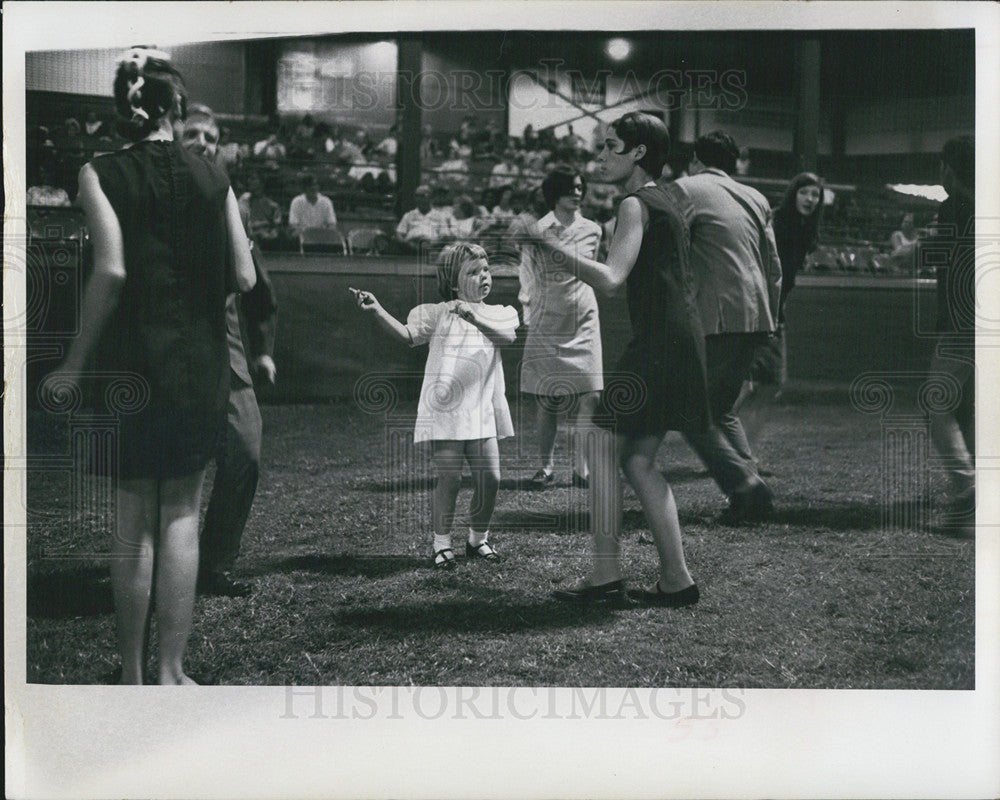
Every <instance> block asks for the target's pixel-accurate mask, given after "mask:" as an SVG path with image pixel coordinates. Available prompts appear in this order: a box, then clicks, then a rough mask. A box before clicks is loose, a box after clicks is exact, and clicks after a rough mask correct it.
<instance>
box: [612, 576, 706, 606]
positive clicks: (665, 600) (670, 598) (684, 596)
mask: <svg viewBox="0 0 1000 800" xmlns="http://www.w3.org/2000/svg"><path fill="white" fill-rule="evenodd" d="M628 596H629V599H630V600H632V601H634V602H636V603H638V604H639V605H642V606H651V607H656V608H684V607H685V606H693V605H694V604H695V603H697V602H698V599H699V598H700V596H701V594H700V592H699V591H698V584H697V583H692V584H691V585H690V586H688V587H687V588H686V589H681V590H680V591H679V592H665V591H663V590H662V589H661V588H660V582H659V581H657V582H656V586H655V587H654V589H653V591H649V590H648V589H633V590H632V591H630V592H629V593H628Z"/></svg>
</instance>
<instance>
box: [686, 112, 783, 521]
mask: <svg viewBox="0 0 1000 800" xmlns="http://www.w3.org/2000/svg"><path fill="white" fill-rule="evenodd" d="M738 157H739V148H738V147H737V146H736V142H735V141H733V138H732V137H731V136H730V135H729V134H727V133H725V132H723V131H716V132H714V133H710V134H707V135H705V136H702V137H701V138H699V139H698V141H697V142H696V143H695V155H694V158H693V159H692V161H691V166H690V168H689V171H690V173H691V174H690V175H689V176H688V177H683V178H678V179H677V180H676V181H675V182H674V183H673V184H672V186H671V191H672V192H673V194H674V197H675V199H676V200H677V202H678V205H679V206H680V208H681V210H682V212H683V214H684V216H685V218H686V220H687V222H688V225H689V227H690V231H691V268H692V272H693V274H694V279H695V289H696V300H697V303H698V310H699V313H700V315H701V319H702V325H703V326H704V329H705V351H706V352H705V357H706V367H707V377H708V391H709V402H710V404H711V409H712V420H713V423H714V424H713V425H712V426H711V427H710V429H709V431H708V432H707V433H704V434H691V435H686V436H685V438H686V439H687V441H688V443H689V444H690V445H691V447H692V448H693V449H694V450H695V452H696V453H697V454H698V456H699V457H700V458H701V460H702V461H703V462H704V463H705V466H706V467H707V468H708V470H709V472H710V473H711V474H712V477H713V478H714V479H715V482H716V483H717V484H718V485H719V488H720V489H721V490H722V491H723V492H724V493H725V494H726V496H727V497H728V498H729V507H728V508H727V509H726V511H725V512H724V513H723V515H722V518H721V519H722V521H723V522H725V523H727V524H740V523H743V522H749V521H756V520H763V519H766V518H767V517H769V516H770V515H771V514H772V513H773V511H774V505H773V497H772V494H771V490H770V489H769V488H768V486H767V484H766V483H764V481H763V480H761V477H760V475H759V474H758V473H757V469H756V466H755V462H754V458H753V453H752V452H751V450H750V445H749V443H748V441H747V436H746V433H745V432H744V430H743V425H742V424H741V423H740V419H739V417H738V416H737V415H736V411H735V410H734V407H735V405H736V401H737V399H738V398H739V395H740V389H741V388H742V386H743V381H744V379H745V378H746V377H747V375H748V372H749V369H750V366H751V364H752V363H753V361H754V356H755V354H756V353H757V350H758V348H759V347H760V346H761V345H762V344H763V343H765V342H766V341H767V338H768V336H769V335H770V334H771V333H773V332H774V330H775V328H776V323H777V312H778V298H779V296H780V294H781V263H780V261H779V260H778V250H777V247H776V246H775V241H774V231H773V229H772V227H771V208H770V206H769V205H768V202H767V200H766V199H765V198H764V196H763V195H762V194H761V193H760V192H758V191H757V190H756V189H753V188H751V187H749V186H745V185H743V184H741V183H738V182H737V181H734V180H733V179H732V178H731V177H730V175H731V173H732V172H733V171H734V170H735V169H736V159H737V158H738Z"/></svg>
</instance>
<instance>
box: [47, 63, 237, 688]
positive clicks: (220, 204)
mask: <svg viewBox="0 0 1000 800" xmlns="http://www.w3.org/2000/svg"><path fill="white" fill-rule="evenodd" d="M167 59H168V57H167V56H166V55H165V54H163V53H159V52H157V51H152V50H146V49H141V48H137V49H135V50H133V51H131V52H130V53H129V54H128V56H127V57H126V58H125V59H124V60H123V61H122V62H121V64H120V65H119V68H118V73H117V75H116V77H115V84H114V94H115V102H116V105H117V108H118V111H119V114H120V115H121V116H122V117H123V120H125V122H124V123H123V126H122V127H123V129H124V130H125V132H126V134H127V135H128V136H129V138H131V139H132V140H133V141H134V142H135V144H133V145H132V146H131V147H129V148H127V149H125V150H121V151H119V152H116V153H112V154H109V155H105V156H100V157H98V158H96V159H94V160H93V161H92V162H91V163H90V164H87V165H86V166H84V167H83V169H82V170H81V171H80V202H81V205H82V206H83V208H84V211H85V212H86V215H87V223H88V226H89V228H90V235H91V241H92V242H93V252H94V269H93V274H92V276H91V278H90V280H89V281H88V284H87V288H86V291H85V294H84V298H83V309H82V324H81V331H80V335H79V337H78V338H77V339H76V341H74V343H73V346H72V347H71V348H70V351H69V354H68V355H67V358H66V362H65V364H64V365H63V367H62V368H61V369H60V370H59V375H57V376H55V377H54V378H50V379H49V383H48V387H49V391H50V392H52V393H53V394H56V395H57V394H58V393H59V392H60V391H65V390H66V389H70V390H75V384H77V383H78V382H79V381H80V378H81V377H82V376H83V370H84V369H85V368H87V367H88V364H89V362H90V361H91V360H94V359H92V356H93V355H94V351H95V350H99V351H100V352H99V353H98V354H97V358H96V362H97V364H96V369H97V377H99V376H100V375H106V374H108V373H109V372H112V373H115V374H117V375H118V376H125V377H127V378H128V379H129V380H130V381H131V382H132V385H133V386H134V387H135V395H134V396H133V397H132V400H133V401H134V403H133V404H132V405H133V406H134V407H133V408H129V409H128V410H127V413H123V414H120V415H119V417H118V421H119V426H118V449H117V458H115V459H112V460H111V463H108V464H105V465H104V467H105V468H107V469H108V471H109V472H110V474H111V477H112V478H114V477H117V479H118V485H117V508H118V515H117V520H116V530H115V537H114V542H113V544H112V549H111V577H112V585H113V589H114V597H115V610H116V617H117V621H118V642H119V650H120V652H121V658H122V679H121V680H122V683H142V678H143V674H142V673H143V661H144V643H145V638H146V632H147V624H148V620H147V617H148V612H149V608H150V602H151V601H153V600H154V598H153V597H152V593H153V587H154V586H155V592H156V597H155V608H156V622H157V631H158V636H159V676H158V677H159V682H160V683H175V684H176V683H193V681H192V680H191V679H190V678H189V677H188V676H187V675H185V674H184V670H183V666H182V661H183V657H184V652H185V650H186V647H187V640H188V637H189V635H190V631H191V618H192V612H193V608H194V595H195V579H196V576H197V570H198V511H199V506H200V499H201V485H202V479H203V478H204V475H205V466H206V464H207V463H208V461H209V460H210V459H211V458H212V455H213V453H214V451H215V446H216V443H217V440H218V437H219V435H220V433H221V432H222V430H223V425H224V423H225V411H226V402H227V398H228V396H229V355H228V350H227V347H226V323H225V305H226V295H227V293H229V292H231V291H234V290H235V289H237V288H238V289H240V290H241V291H246V290H248V289H249V288H251V287H252V286H253V283H254V271H253V264H252V262H251V257H250V250H249V247H248V245H247V239H246V236H245V235H244V234H243V228H242V225H241V222H240V216H239V209H238V207H237V203H236V198H235V197H234V195H233V192H232V190H231V189H230V188H229V182H228V180H227V179H226V177H225V175H224V174H223V173H222V172H221V171H219V170H218V169H217V168H216V167H214V166H212V165H210V164H209V163H208V162H206V161H205V160H203V159H201V158H198V157H197V156H195V155H193V154H191V153H188V152H187V151H186V150H185V149H184V148H183V147H181V146H180V144H179V143H177V142H174V141H173V131H172V127H171V125H172V122H173V121H174V120H175V119H177V118H178V117H183V112H184V102H185V101H184V91H183V82H182V80H181V78H180V75H179V74H178V73H177V72H176V70H174V69H173V67H171V66H170V64H169V61H168V60H167ZM227 265H228V266H227ZM99 339H100V346H99V347H97V343H98V340H99ZM154 577H155V580H154Z"/></svg>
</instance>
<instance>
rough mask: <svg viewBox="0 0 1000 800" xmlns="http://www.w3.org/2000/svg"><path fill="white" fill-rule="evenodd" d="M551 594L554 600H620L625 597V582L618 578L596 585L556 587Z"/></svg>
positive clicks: (577, 601) (589, 601)
mask: <svg viewBox="0 0 1000 800" xmlns="http://www.w3.org/2000/svg"><path fill="white" fill-rule="evenodd" d="M552 596H553V597H554V598H555V599H556V600H565V601H567V602H570V603H593V602H601V601H607V600H615V601H622V600H624V599H625V582H624V581H623V580H622V579H621V578H619V579H618V580H616V581H611V582H610V583H602V584H600V585H598V586H591V585H590V584H582V585H580V586H574V587H573V588H572V589H556V590H555V591H554V592H552Z"/></svg>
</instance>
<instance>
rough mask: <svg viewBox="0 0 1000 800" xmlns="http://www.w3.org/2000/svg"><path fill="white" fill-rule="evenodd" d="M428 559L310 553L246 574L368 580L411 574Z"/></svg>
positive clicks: (425, 564) (273, 563)
mask: <svg viewBox="0 0 1000 800" xmlns="http://www.w3.org/2000/svg"><path fill="white" fill-rule="evenodd" d="M427 564H428V560H427V559H425V558H416V557H414V556H352V555H322V554H309V555H302V556H291V557H290V558H285V559H282V560H281V561H278V562H272V563H270V564H265V565H264V566H262V567H260V568H259V569H256V570H254V571H252V572H250V571H244V572H243V573H242V574H244V575H248V576H249V575H267V574H271V573H275V572H321V573H324V574H327V575H353V576H358V575H360V576H363V577H366V578H384V577H386V576H387V575H394V574H396V573H397V572H409V571H412V570H414V569H417V568H419V567H425V566H427Z"/></svg>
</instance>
